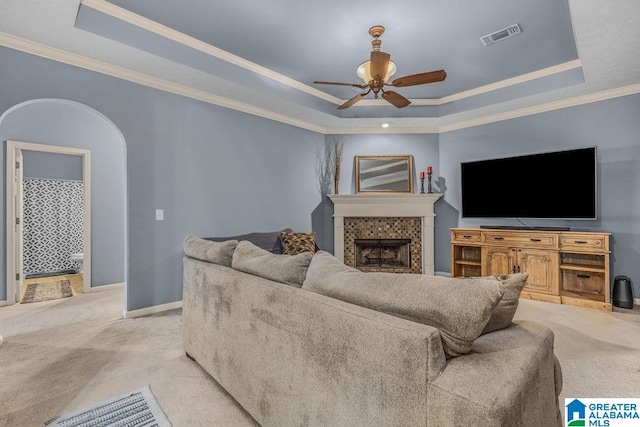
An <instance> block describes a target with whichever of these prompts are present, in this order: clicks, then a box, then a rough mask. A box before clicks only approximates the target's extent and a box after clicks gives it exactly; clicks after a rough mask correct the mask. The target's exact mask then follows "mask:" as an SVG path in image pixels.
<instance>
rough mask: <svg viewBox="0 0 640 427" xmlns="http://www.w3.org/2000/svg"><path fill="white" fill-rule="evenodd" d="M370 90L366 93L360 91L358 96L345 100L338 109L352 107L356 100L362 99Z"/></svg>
mask: <svg viewBox="0 0 640 427" xmlns="http://www.w3.org/2000/svg"><path fill="white" fill-rule="evenodd" d="M369 92H371V91H367V92H365V93H359V94H357V95H356V96H354V97H353V98H351V99H350V100H348V101H347V102H345V103H344V104H342V105H341V106H339V107H338V110H344V109H345V108H349V107H351V106H352V105H353V104H355V103H356V102H358V101H360V100H361V99H362V98H364V97H365V96H366V95H367V94H368V93H369Z"/></svg>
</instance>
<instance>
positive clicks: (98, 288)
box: [89, 282, 124, 293]
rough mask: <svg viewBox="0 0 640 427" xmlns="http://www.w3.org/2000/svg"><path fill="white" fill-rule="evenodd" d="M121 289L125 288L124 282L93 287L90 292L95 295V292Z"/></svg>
mask: <svg viewBox="0 0 640 427" xmlns="http://www.w3.org/2000/svg"><path fill="white" fill-rule="evenodd" d="M120 288H124V282H122V283H112V284H110V285H102V286H96V287H92V288H91V289H90V290H89V292H91V293H94V292H104V291H112V290H114V289H120Z"/></svg>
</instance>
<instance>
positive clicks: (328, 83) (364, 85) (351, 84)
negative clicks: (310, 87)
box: [313, 82, 368, 89]
mask: <svg viewBox="0 0 640 427" xmlns="http://www.w3.org/2000/svg"><path fill="white" fill-rule="evenodd" d="M313 83H314V84H317V85H337V86H353V87H359V88H360V89H364V88H365V87H367V86H368V85H366V84H360V83H341V82H313Z"/></svg>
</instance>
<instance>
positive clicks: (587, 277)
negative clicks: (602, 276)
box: [576, 274, 591, 279]
mask: <svg viewBox="0 0 640 427" xmlns="http://www.w3.org/2000/svg"><path fill="white" fill-rule="evenodd" d="M576 276H578V277H579V278H581V279H589V278H591V276H590V275H588V274H576Z"/></svg>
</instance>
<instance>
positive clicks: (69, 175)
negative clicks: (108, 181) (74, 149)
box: [22, 150, 124, 215]
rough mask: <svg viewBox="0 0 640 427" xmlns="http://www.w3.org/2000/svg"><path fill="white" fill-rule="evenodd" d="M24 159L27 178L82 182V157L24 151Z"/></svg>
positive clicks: (24, 170)
mask: <svg viewBox="0 0 640 427" xmlns="http://www.w3.org/2000/svg"><path fill="white" fill-rule="evenodd" d="M22 159H23V168H24V169H23V175H24V177H25V178H48V179H68V180H74V181H82V156H74V155H71V154H58V153H45V152H42V151H30V150H22ZM123 215H124V214H123Z"/></svg>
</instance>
